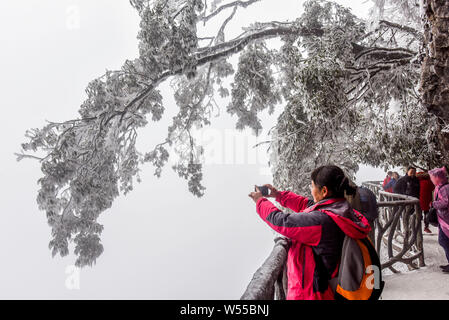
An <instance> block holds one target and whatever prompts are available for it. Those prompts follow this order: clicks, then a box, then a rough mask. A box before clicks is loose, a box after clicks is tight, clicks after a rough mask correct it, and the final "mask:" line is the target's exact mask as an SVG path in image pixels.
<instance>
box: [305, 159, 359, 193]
mask: <svg viewBox="0 0 449 320" xmlns="http://www.w3.org/2000/svg"><path fill="white" fill-rule="evenodd" d="M311 179H312V181H313V183H314V184H315V185H316V186H317V187H319V188H322V187H324V186H326V187H327V190H329V191H330V194H329V197H335V198H343V197H344V196H345V191H346V195H355V193H356V191H357V189H356V187H353V186H351V185H350V181H349V179H348V177H346V175H345V173H344V172H343V170H342V169H341V168H340V167H337V166H334V165H327V166H321V167H318V168H316V169H315V170H313V172H312V174H311Z"/></svg>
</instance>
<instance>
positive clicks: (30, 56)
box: [0, 0, 384, 299]
mask: <svg viewBox="0 0 449 320" xmlns="http://www.w3.org/2000/svg"><path fill="white" fill-rule="evenodd" d="M337 2H339V3H342V4H344V5H351V6H352V7H353V8H354V9H353V11H354V12H355V13H356V14H357V15H359V16H360V15H364V16H366V14H367V8H368V6H369V4H367V3H365V4H363V3H362V2H357V5H354V4H353V3H352V2H351V1H337ZM280 3H282V5H280ZM301 3H302V1H286V0H284V1H282V2H280V1H275V0H271V1H263V2H262V3H260V4H255V5H254V7H253V8H252V9H247V10H239V12H240V15H237V16H236V19H241V21H254V20H256V19H254V18H253V17H257V20H259V21H263V20H268V19H279V20H285V19H288V18H290V19H293V18H294V17H296V16H297V15H298V14H297V13H296V12H297V10H300V9H301ZM73 10H75V12H76V10H78V11H79V17H80V20H79V28H75V29H70V28H68V27H67V26H68V24H67V23H68V19H69V17H68V16H69V15H70V14H71V13H73V12H74V11H73ZM273 16H274V18H273ZM264 17H268V18H264ZM69 21H70V22H69V23H71V22H72V21H71V20H69ZM138 24H139V19H138V16H137V14H136V13H135V12H134V10H133V9H132V7H131V6H130V5H129V2H128V0H115V1H110V0H95V1H88V0H83V1H82V0H78V1H76V0H72V1H69V0H58V1H56V0H52V1H50V0H39V1H32V0H27V1H13V0H6V1H1V2H0V30H1V31H0V41H1V43H2V50H1V51H0V70H1V77H0V88H1V89H0V90H1V101H2V102H1V103H2V111H3V114H2V116H3V119H4V121H3V123H2V126H1V127H0V136H1V137H2V148H0V152H1V154H0V159H1V160H0V161H1V165H0V178H1V182H2V183H1V184H0V194H1V207H0V212H1V215H2V219H1V223H0V249H1V252H2V263H1V265H0V298H1V299H17V298H19V299H238V298H240V296H241V294H242V293H243V292H244V290H245V288H246V286H247V284H248V283H249V281H250V279H251V277H252V275H253V273H254V272H255V271H256V269H257V268H258V267H259V266H260V265H261V264H262V262H263V261H264V260H265V258H266V257H267V256H268V254H269V252H270V251H271V249H272V247H273V240H272V239H273V234H272V232H271V230H270V229H269V227H268V226H267V225H265V224H264V223H263V222H262V221H261V220H260V218H259V217H258V216H257V213H256V211H255V205H254V202H252V200H251V199H249V197H248V196H247V194H248V192H250V191H251V189H252V186H253V185H254V184H255V183H257V184H259V183H260V184H262V183H270V182H271V177H270V176H268V175H266V174H264V170H263V167H264V164H263V163H261V161H259V164H251V163H249V164H248V159H249V156H248V155H247V154H245V155H243V159H244V160H245V161H246V162H245V163H244V164H233V165H231V164H221V165H219V164H215V165H205V166H204V173H203V174H204V180H203V185H205V186H206V188H207V189H206V192H205V195H204V197H202V198H196V197H195V196H193V195H192V194H191V193H189V192H188V189H187V183H186V182H185V180H182V179H181V178H178V177H177V175H176V173H174V172H173V170H172V169H171V168H170V166H171V163H169V164H168V165H167V166H166V167H165V170H164V171H163V172H162V177H161V179H157V178H156V177H154V176H153V168H152V167H151V166H146V167H143V170H142V172H141V178H142V183H140V184H136V185H135V188H134V190H133V191H132V192H131V193H130V194H128V195H127V196H126V197H124V196H120V197H119V198H117V200H116V201H115V202H114V204H113V206H112V208H111V209H109V210H107V211H106V212H105V213H103V214H102V215H101V217H100V219H99V222H100V223H102V224H104V231H103V234H102V243H103V245H104V249H105V251H104V253H103V254H102V256H101V257H100V258H99V259H98V260H97V264H96V265H95V266H94V267H92V268H89V267H88V268H85V269H83V270H81V273H80V289H79V290H69V289H67V287H66V280H67V277H68V275H67V274H66V273H65V271H66V268H67V267H68V266H70V265H72V264H73V263H74V260H75V259H74V256H73V255H69V256H68V257H65V258H60V257H59V256H57V257H55V258H54V259H52V257H51V253H50V250H49V249H48V242H49V241H50V227H49V226H48V225H47V222H46V218H45V213H44V212H42V211H39V210H38V208H37V204H36V195H37V189H38V186H37V180H38V179H39V178H40V177H41V172H40V166H39V164H38V163H37V162H35V161H31V160H24V161H22V162H16V160H15V157H14V155H13V153H14V152H18V151H19V150H20V143H22V142H25V138H24V133H25V131H26V130H27V129H29V128H40V127H42V126H43V125H44V124H45V120H51V121H63V120H68V119H71V118H73V117H77V116H78V113H77V110H78V107H79V105H80V104H81V103H82V102H83V100H84V98H85V93H84V90H85V88H86V86H87V84H88V82H89V81H90V80H93V79H94V78H95V77H98V76H100V75H102V74H103V73H104V71H105V70H106V69H109V70H113V69H118V68H120V66H121V65H122V64H123V62H124V61H125V59H132V58H134V57H136V56H137V39H136V35H137V31H138ZM244 24H245V23H243V25H244ZM69 25H70V24H69ZM237 27H238V26H230V28H234V29H233V30H235V32H239V29H237ZM167 88H168V86H167V85H164V86H163V87H162V89H163V92H164V93H165V95H164V101H165V102H166V103H165V107H166V112H165V114H164V118H163V120H162V121H160V122H156V123H153V122H151V123H149V125H148V126H147V128H145V129H144V130H141V132H140V136H139V142H138V143H139V147H140V151H143V152H145V151H146V150H150V149H151V148H152V147H154V145H155V144H156V143H158V142H161V141H163V139H164V138H165V135H166V132H167V126H168V125H169V123H170V121H171V118H172V117H173V116H174V115H175V113H176V105H175V104H174V102H173V99H172V98H171V97H170V95H169V94H167V92H168V90H167ZM223 103H224V102H223ZM220 109H221V115H224V114H225V113H226V104H223V105H221V106H220ZM279 112H280V110H278V111H277V113H276V114H275V115H274V116H271V117H268V116H267V117H266V118H265V119H264V129H269V128H270V127H271V126H273V125H274V122H273V121H274V120H275V116H277V114H279ZM234 125H235V118H231V117H230V116H229V115H226V116H224V117H220V118H218V119H214V121H213V128H217V129H219V130H220V131H214V132H219V133H220V132H221V133H224V132H225V130H233V129H234ZM222 136H223V135H222ZM252 145H253V144H252V143H251V144H248V147H251V146H252ZM206 148H207V147H206ZM206 152H207V149H206ZM262 153H263V152H262ZM236 156H241V154H237V155H236ZM383 175H384V173H383V172H382V170H379V169H377V170H375V169H372V168H363V169H362V170H361V172H360V173H359V175H358V179H359V180H360V181H362V180H374V179H382V178H383ZM360 181H359V182H360Z"/></svg>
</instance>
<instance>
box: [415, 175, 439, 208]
mask: <svg viewBox="0 0 449 320" xmlns="http://www.w3.org/2000/svg"><path fill="white" fill-rule="evenodd" d="M416 177H417V178H418V179H419V204H420V206H421V210H422V211H429V209H430V203H431V202H432V192H433V190H434V189H435V186H434V185H433V183H432V181H431V180H430V177H429V175H427V174H425V173H424V172H418V173H416Z"/></svg>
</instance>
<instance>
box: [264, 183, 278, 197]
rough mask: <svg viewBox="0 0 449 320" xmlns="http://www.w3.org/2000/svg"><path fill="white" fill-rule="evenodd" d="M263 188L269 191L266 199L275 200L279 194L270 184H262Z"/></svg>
mask: <svg viewBox="0 0 449 320" xmlns="http://www.w3.org/2000/svg"><path fill="white" fill-rule="evenodd" d="M263 186H264V187H267V188H268V189H270V193H269V194H268V195H267V197H268V198H276V197H277V195H278V194H279V191H277V189H276V188H275V187H273V186H272V185H271V184H264V185H263Z"/></svg>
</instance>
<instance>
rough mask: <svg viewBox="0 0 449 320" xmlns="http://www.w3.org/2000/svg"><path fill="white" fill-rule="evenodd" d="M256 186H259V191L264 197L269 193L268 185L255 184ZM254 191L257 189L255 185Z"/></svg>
mask: <svg viewBox="0 0 449 320" xmlns="http://www.w3.org/2000/svg"><path fill="white" fill-rule="evenodd" d="M257 188H259V190H260V192H262V195H263V196H264V197H266V196H268V194H269V193H270V189H268V187H265V186H257ZM254 191H257V190H256V187H254Z"/></svg>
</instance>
